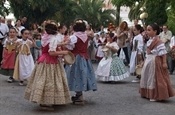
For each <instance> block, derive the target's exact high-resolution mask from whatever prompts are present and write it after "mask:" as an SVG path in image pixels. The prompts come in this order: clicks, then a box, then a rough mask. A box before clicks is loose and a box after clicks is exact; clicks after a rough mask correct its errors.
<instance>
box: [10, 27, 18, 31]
mask: <svg viewBox="0 0 175 115" xmlns="http://www.w3.org/2000/svg"><path fill="white" fill-rule="evenodd" d="M10 30H15V31H16V32H18V31H17V29H16V28H14V27H11V28H9V31H10Z"/></svg>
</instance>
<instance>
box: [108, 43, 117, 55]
mask: <svg viewBox="0 0 175 115" xmlns="http://www.w3.org/2000/svg"><path fill="white" fill-rule="evenodd" d="M106 46H111V47H113V48H115V49H116V50H119V46H118V44H117V43H116V42H112V43H109V42H108V43H107V44H106ZM115 54H117V53H115Z"/></svg>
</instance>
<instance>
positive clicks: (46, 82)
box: [25, 63, 70, 105]
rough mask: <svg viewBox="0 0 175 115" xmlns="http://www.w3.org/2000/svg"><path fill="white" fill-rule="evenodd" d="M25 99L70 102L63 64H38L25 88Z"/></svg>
mask: <svg viewBox="0 0 175 115" xmlns="http://www.w3.org/2000/svg"><path fill="white" fill-rule="evenodd" d="M25 99H27V100H29V101H31V102H35V103H38V104H52V105H60V104H67V103H69V102H70V94H69V88H68V84H67V78H66V76H65V71H64V68H63V66H62V65H61V64H60V63H58V64H45V63H39V64H36V65H35V69H34V70H33V73H32V75H31V78H30V79H29V82H28V85H27V88H26V90H25Z"/></svg>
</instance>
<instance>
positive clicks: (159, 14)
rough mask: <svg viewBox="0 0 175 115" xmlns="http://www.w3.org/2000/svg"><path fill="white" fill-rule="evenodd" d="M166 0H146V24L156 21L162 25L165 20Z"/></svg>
mask: <svg viewBox="0 0 175 115" xmlns="http://www.w3.org/2000/svg"><path fill="white" fill-rule="evenodd" d="M166 8H167V0H157V1H156V2H155V1H150V0H149V1H147V3H146V12H147V13H148V18H147V19H146V24H151V23H157V24H158V25H163V24H165V23H166V22H167V19H168V17H167V13H166Z"/></svg>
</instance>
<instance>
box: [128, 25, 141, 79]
mask: <svg viewBox="0 0 175 115" xmlns="http://www.w3.org/2000/svg"><path fill="white" fill-rule="evenodd" d="M133 31H134V35H135V37H134V39H133V40H132V46H133V47H132V52H131V59H130V73H131V74H135V72H136V67H137V66H138V65H140V66H141V64H142V62H143V58H144V54H143V45H144V42H143V36H142V35H141V33H142V32H143V28H142V27H141V26H140V25H135V26H134V29H133ZM139 79H140V75H137V79H135V80H133V81H132V82H139Z"/></svg>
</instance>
